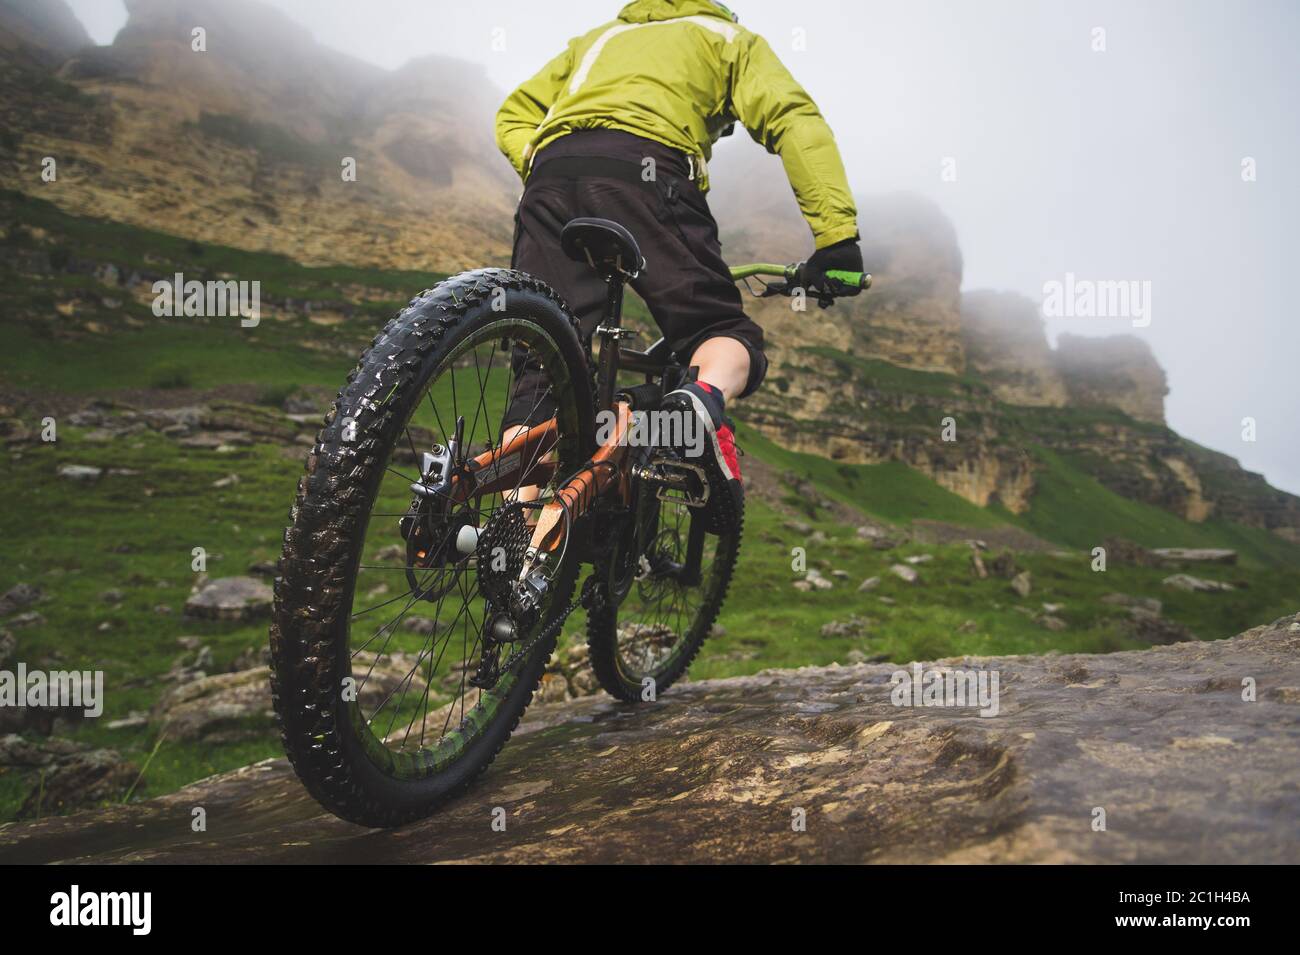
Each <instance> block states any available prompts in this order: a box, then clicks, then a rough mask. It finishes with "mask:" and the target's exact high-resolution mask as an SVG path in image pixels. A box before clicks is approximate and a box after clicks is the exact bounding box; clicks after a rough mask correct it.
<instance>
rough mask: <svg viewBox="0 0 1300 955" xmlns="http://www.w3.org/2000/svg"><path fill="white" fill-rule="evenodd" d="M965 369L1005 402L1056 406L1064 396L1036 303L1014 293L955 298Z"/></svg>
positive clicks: (1061, 401)
mask: <svg viewBox="0 0 1300 955" xmlns="http://www.w3.org/2000/svg"><path fill="white" fill-rule="evenodd" d="M961 312H962V314H961V319H962V321H961V341H962V346H963V347H964V348H965V351H966V363H967V368H968V369H969V370H970V371H971V372H973V373H974V374H977V375H979V376H980V377H981V378H983V379H984V380H985V381H986V382H988V383H989V386H990V387H991V388H992V389H993V394H995V395H996V396H997V398H998V400H1000V401H1005V402H1006V403H1007V404H1011V405H1027V406H1042V407H1049V408H1059V407H1061V406H1062V405H1064V404H1065V403H1066V402H1067V401H1068V400H1069V395H1068V393H1067V392H1066V388H1065V381H1064V380H1063V379H1062V378H1061V373H1060V370H1059V369H1058V368H1057V365H1056V356H1055V355H1054V354H1053V352H1052V349H1051V347H1050V346H1049V345H1048V343H1047V334H1046V333H1045V332H1044V330H1043V327H1044V322H1043V319H1042V317H1041V316H1040V314H1039V310H1038V306H1037V305H1036V304H1035V303H1034V302H1033V301H1031V300H1030V299H1027V298H1025V297H1024V296H1023V295H1018V294H1016V293H1015V292H992V291H976V292H967V293H965V294H964V295H962V298H961Z"/></svg>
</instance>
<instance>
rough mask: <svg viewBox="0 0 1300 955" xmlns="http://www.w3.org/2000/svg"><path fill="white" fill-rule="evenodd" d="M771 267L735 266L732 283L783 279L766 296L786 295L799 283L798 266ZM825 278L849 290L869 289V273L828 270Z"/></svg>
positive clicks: (765, 264)
mask: <svg viewBox="0 0 1300 955" xmlns="http://www.w3.org/2000/svg"><path fill="white" fill-rule="evenodd" d="M801 264H802V263H798V264H795V265H771V264H769V263H765V262H756V263H754V264H753V265H737V266H735V267H734V268H733V269H732V270H731V278H732V280H733V281H736V282H739V281H740V280H742V279H748V278H758V277H762V276H767V277H771V278H779V279H785V281H786V284H785V285H784V286H781V287H778V286H768V289H769V290H770V291H769V292H768V293H767V294H772V295H788V294H790V292H791V290H793V289H794V288H795V287H796V283H797V282H798V281H799V265H801ZM826 277H827V278H829V279H834V280H835V281H837V282H840V283H841V284H843V285H847V286H849V287H850V288H859V289H869V288H871V273H870V272H843V271H840V270H839V269H828V270H827V272H826Z"/></svg>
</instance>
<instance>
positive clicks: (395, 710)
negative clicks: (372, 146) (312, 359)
mask: <svg viewBox="0 0 1300 955" xmlns="http://www.w3.org/2000/svg"><path fill="white" fill-rule="evenodd" d="M525 356H526V357H528V358H529V359H530V364H531V365H533V366H535V367H536V368H539V369H540V377H538V376H534V377H531V378H530V380H529V388H530V389H531V390H530V394H532V395H534V396H536V400H537V404H539V405H542V404H544V405H545V407H546V413H549V412H550V410H551V408H552V407H553V408H554V416H555V420H556V424H557V440H556V442H555V443H554V445H553V446H552V447H551V449H550V451H549V457H547V458H546V459H545V460H546V461H547V464H546V465H545V467H544V468H543V470H544V471H545V475H546V476H545V478H544V484H543V486H542V490H541V495H542V499H545V498H546V497H547V495H548V494H549V493H550V492H551V491H552V489H553V488H554V487H555V486H556V484H558V482H559V481H560V480H561V479H562V478H563V476H564V475H565V474H566V473H569V472H571V471H573V470H575V469H576V468H577V467H578V466H580V465H581V463H582V461H583V460H585V454H586V451H587V449H588V448H589V446H590V441H591V437H590V436H591V434H592V428H593V425H592V413H593V408H592V402H591V391H590V381H589V378H588V376H587V372H586V369H587V364H586V360H585V356H584V352H583V349H582V346H581V344H580V343H579V340H578V336H577V332H576V330H575V326H574V322H573V320H572V318H571V317H570V316H569V314H568V313H567V311H566V310H565V308H564V306H563V304H562V302H560V300H559V299H558V297H557V296H556V295H555V293H554V292H553V291H551V290H550V288H549V287H547V286H546V285H545V284H543V283H542V282H540V281H537V280H535V279H533V278H531V277H530V276H528V275H525V274H524V273H522V272H515V271H506V270H500V269H489V270H481V271H477V272H468V273H464V274H462V275H458V276H455V277H453V278H451V279H448V280H447V281H446V282H443V283H442V284H440V285H439V286H438V287H437V288H435V289H433V290H432V291H429V292H425V293H424V294H423V295H421V296H419V297H418V298H416V299H415V300H413V301H412V302H411V304H410V305H409V306H408V307H407V308H406V309H405V310H403V312H402V313H401V314H400V315H398V317H397V318H395V319H394V320H393V321H392V322H390V323H389V325H388V326H387V327H386V328H385V329H384V331H383V332H382V333H381V334H380V335H379V336H378V337H377V338H376V339H375V341H374V343H373V344H372V346H371V348H370V349H369V350H368V351H367V352H366V353H365V354H364V355H363V356H362V358H361V360H360V362H359V364H358V366H357V368H356V370H355V371H354V372H353V373H352V374H351V376H350V377H349V383H348V385H347V386H346V387H345V388H344V389H343V390H342V391H341V392H340V393H339V396H338V399H337V400H336V403H335V407H334V410H333V411H331V412H330V414H329V415H328V416H327V417H326V423H325V427H324V429H323V430H322V431H321V432H320V434H319V436H318V439H317V443H316V446H315V447H314V448H313V450H312V452H311V454H310V455H309V457H308V462H307V471H306V474H305V475H304V476H303V478H302V480H301V481H300V483H299V488H298V498H297V502H296V504H295V506H294V508H293V512H292V524H291V525H290V526H289V527H288V529H287V530H286V531H285V540H284V552H283V557H282V558H281V561H280V575H281V576H280V578H279V579H278V580H277V582H276V605H275V617H274V622H273V625H272V629H271V649H272V658H273V680H272V684H273V692H274V699H275V707H276V712H277V714H278V716H279V719H280V724H281V729H282V735H283V739H284V745H285V750H286V752H287V753H288V755H289V758H290V760H291V762H292V763H293V766H294V768H295V770H296V771H297V772H298V775H299V776H300V777H301V778H302V780H303V783H304V784H305V785H306V787H307V789H308V790H309V791H310V792H311V794H312V795H313V796H314V797H315V798H316V799H317V800H319V801H320V802H321V803H322V804H323V805H324V806H325V807H326V808H328V809H330V810H331V811H333V812H334V813H336V814H337V815H339V816H341V817H343V818H345V819H348V820H351V821H353V822H357V823H360V824H362V825H367V826H391V825H397V824H399V823H402V822H405V821H408V820H412V819H416V818H419V817H421V816H424V815H427V814H428V813H430V812H431V811H433V810H434V809H435V808H436V807H437V806H438V805H439V804H440V803H442V802H443V801H445V800H446V799H447V798H449V797H450V796H452V795H454V794H455V793H456V792H458V791H460V790H462V789H464V788H465V787H466V786H468V785H469V783H470V782H471V781H472V780H473V779H474V778H475V777H476V776H477V775H478V774H479V773H480V772H482V771H483V770H484V769H485V768H486V767H487V765H488V764H489V763H490V762H491V761H492V759H493V758H494V757H495V756H496V754H497V752H498V751H499V750H500V749H501V747H502V746H503V745H504V744H505V742H506V740H507V739H508V738H509V736H510V734H511V733H512V732H513V730H514V728H515V726H516V725H517V724H518V722H519V718H520V716H521V715H522V714H523V711H524V709H525V708H526V707H527V705H528V703H529V701H530V700H531V699H532V694H533V691H534V690H535V689H536V687H537V684H538V681H539V680H540V678H541V675H542V671H543V668H544V666H545V663H546V660H547V657H548V656H549V655H550V652H551V644H553V642H554V638H553V637H551V636H548V634H549V633H550V632H552V631H553V630H554V629H556V628H555V627H553V626H552V624H554V623H555V622H556V621H557V620H559V619H561V618H562V616H563V613H564V612H565V611H566V610H567V607H568V602H569V599H570V596H571V595H572V592H573V587H574V581H575V579H576V575H577V562H576V560H572V559H567V560H562V561H561V562H560V564H559V565H558V566H556V567H555V568H553V570H552V576H551V581H550V587H549V590H548V592H547V595H546V599H545V602H544V604H543V606H542V607H541V610H540V613H539V615H538V619H537V623H536V625H535V626H534V627H533V628H532V629H531V630H530V631H529V632H528V633H520V634H518V635H517V640H516V641H515V642H514V643H511V644H505V645H497V646H498V649H499V650H500V653H499V657H494V658H493V667H492V669H493V673H494V675H495V676H496V678H495V681H494V682H492V683H491V685H488V686H483V687H482V688H478V687H475V686H474V685H472V683H471V681H472V680H474V679H475V677H476V675H477V674H478V673H479V666H480V664H481V663H482V660H483V654H484V644H485V641H484V632H485V629H486V628H487V626H488V620H487V618H488V615H489V608H488V602H487V600H486V598H485V597H484V595H483V593H482V592H481V588H480V581H479V567H478V552H477V549H476V548H475V546H474V541H475V540H476V538H477V536H478V534H479V532H480V531H483V530H484V529H485V528H487V527H488V525H489V524H490V523H491V521H492V519H493V517H494V516H495V515H497V514H499V513H504V512H506V511H510V510H512V509H513V510H517V506H514V507H512V506H510V502H511V501H513V500H514V499H516V498H517V497H518V491H519V486H520V483H523V479H524V477H525V475H526V474H529V475H533V476H537V475H538V474H539V467H540V465H539V462H538V460H537V459H536V458H535V459H534V460H529V461H523V460H522V458H523V457H524V455H518V458H520V459H521V460H513V459H508V460H511V463H512V465H513V467H512V468H511V469H507V468H504V467H498V469H497V473H498V475H500V474H501V473H510V476H511V479H514V475H515V474H517V475H518V479H516V480H515V484H514V486H513V487H509V486H505V485H501V486H500V488H499V490H497V491H495V492H492V493H484V494H477V495H474V496H471V497H469V498H468V499H464V500H460V499H456V496H455V495H453V494H450V493H445V492H441V491H440V492H438V493H428V494H426V493H415V492H413V490H412V484H421V487H422V488H423V487H425V485H426V483H427V473H430V472H426V464H427V459H426V457H425V455H426V453H435V452H436V453H442V454H444V455H445V456H446V458H445V460H446V462H447V463H448V464H449V466H450V467H451V469H452V470H453V471H454V472H456V473H463V469H464V468H465V467H467V466H468V462H469V461H472V460H473V458H474V457H475V456H476V455H479V454H481V453H483V452H484V451H486V450H488V449H494V448H499V447H500V446H501V444H502V442H503V439H504V438H505V434H506V429H505V428H503V426H502V415H503V412H504V409H505V407H506V405H507V404H509V402H510V401H511V400H512V398H515V397H517V396H518V393H519V387H518V386H519V374H518V369H519V367H520V366H519V361H518V359H522V358H523V357H525ZM512 357H513V358H515V359H517V360H516V361H512ZM539 382H540V384H539ZM453 449H454V451H455V453H453ZM540 457H541V455H540V454H539V455H538V456H537V458H540ZM457 462H459V463H457ZM552 464H553V465H554V466H551V465H552ZM480 473H481V472H480ZM507 483H508V482H507ZM539 483H540V482H539ZM498 484H499V485H500V482H499V481H498ZM480 486H484V485H480ZM413 498H414V500H413ZM497 526H500V524H498V525H497ZM484 536H485V537H487V536H489V535H484ZM484 570H485V572H486V571H487V570H488V568H486V567H485V568H484ZM498 660H499V665H498Z"/></svg>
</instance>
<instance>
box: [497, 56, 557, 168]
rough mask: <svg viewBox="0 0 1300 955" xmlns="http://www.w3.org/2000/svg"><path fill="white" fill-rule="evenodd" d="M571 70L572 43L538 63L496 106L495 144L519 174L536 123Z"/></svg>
mask: <svg viewBox="0 0 1300 955" xmlns="http://www.w3.org/2000/svg"><path fill="white" fill-rule="evenodd" d="M572 70H573V44H569V46H568V47H567V48H566V49H565V51H564V52H563V53H561V54H560V55H559V56H557V57H556V58H555V59H553V60H551V62H549V63H547V64H546V65H545V66H544V67H542V69H541V72H539V73H538V74H537V75H536V76H534V77H533V78H532V79H530V80H528V81H527V82H526V83H524V84H523V85H522V86H520V87H519V89H517V90H515V91H514V92H513V93H511V94H510V95H509V96H507V97H506V101H505V102H504V103H502V104H501V108H500V109H499V110H497V146H498V148H500V150H501V151H502V152H503V153H505V155H506V158H507V159H509V160H510V165H512V166H514V167H515V172H517V173H519V175H520V176H523V175H524V174H525V173H526V172H527V170H528V160H529V158H530V157H529V151H530V150H531V149H532V140H533V136H534V135H535V134H536V132H537V127H538V126H540V125H542V120H544V119H545V118H546V112H547V110H549V109H550V108H551V104H552V103H554V102H555V100H556V99H557V98H558V97H559V95H560V90H561V89H563V88H564V84H565V83H566V82H567V81H568V79H569V74H570V72H572Z"/></svg>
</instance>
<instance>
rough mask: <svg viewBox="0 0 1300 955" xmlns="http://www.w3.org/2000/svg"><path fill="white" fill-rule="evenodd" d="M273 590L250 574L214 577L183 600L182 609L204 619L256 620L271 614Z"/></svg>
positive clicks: (190, 614)
mask: <svg viewBox="0 0 1300 955" xmlns="http://www.w3.org/2000/svg"><path fill="white" fill-rule="evenodd" d="M273 598H274V593H273V592H272V590H271V588H270V587H269V586H268V585H267V584H265V583H263V582H262V581H260V580H257V579H256V578H254V577H218V578H216V579H215V580H209V581H207V582H206V583H204V584H203V585H202V586H200V587H199V588H198V589H197V590H196V591H195V592H194V593H193V594H191V595H190V598H189V600H187V601H185V613H186V615H187V616H190V617H200V618H202V619H205V620H234V621H247V620H256V619H258V618H259V617H267V616H270V614H271V602H272V600H273Z"/></svg>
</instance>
